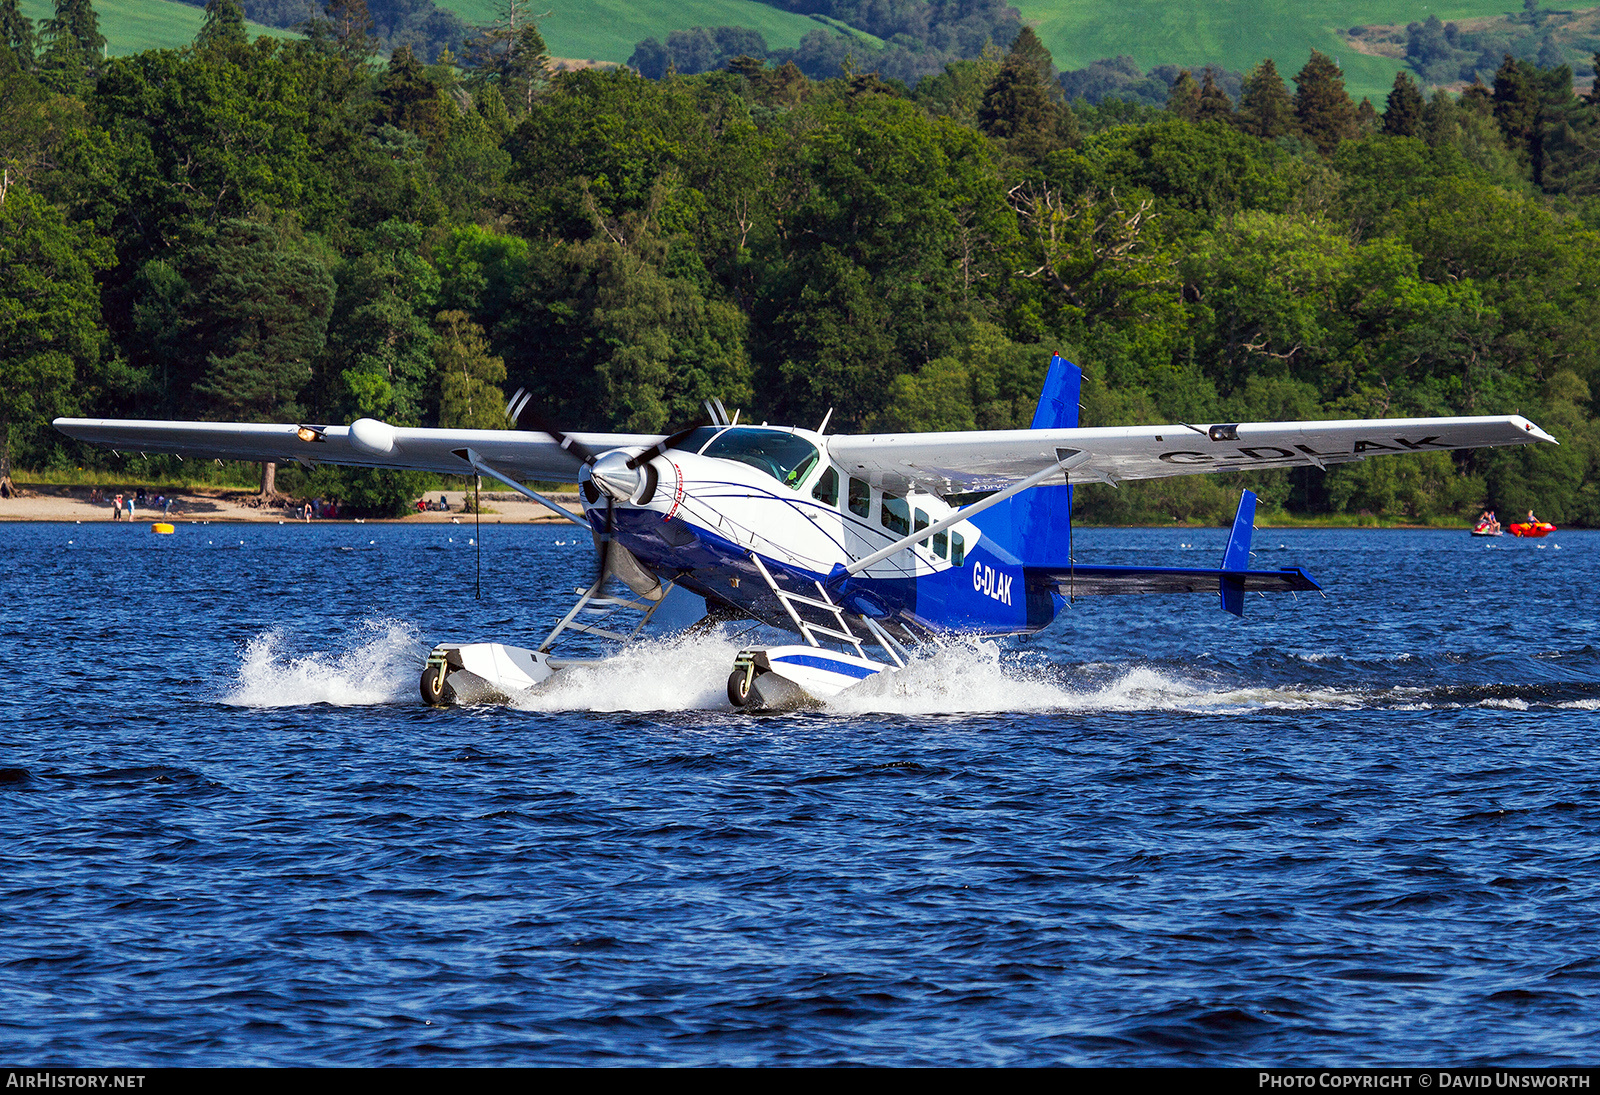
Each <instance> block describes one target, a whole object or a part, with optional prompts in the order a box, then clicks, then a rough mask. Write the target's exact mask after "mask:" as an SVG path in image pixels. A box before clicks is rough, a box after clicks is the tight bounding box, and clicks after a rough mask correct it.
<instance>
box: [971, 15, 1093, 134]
mask: <svg viewBox="0 0 1600 1095" xmlns="http://www.w3.org/2000/svg"><path fill="white" fill-rule="evenodd" d="M1024 33H1025V34H1026V37H1024V35H1023V34H1019V35H1017V42H1018V43H1020V44H1021V48H1020V49H1019V48H1017V46H1015V45H1013V47H1012V50H1011V52H1010V53H1008V54H1006V59H1005V61H1004V62H1003V63H1002V64H1001V66H1000V71H999V72H997V73H996V74H995V78H994V79H993V80H992V81H991V82H990V84H989V86H988V87H987V88H986V89H984V93H983V105H982V106H980V107H979V108H978V128H979V129H981V130H983V132H985V133H987V134H988V135H989V136H991V137H994V138H996V139H997V140H1001V141H1005V142H1007V144H1008V147H1009V148H1010V149H1011V151H1012V152H1014V153H1016V154H1017V155H1019V156H1023V157H1024V158H1026V159H1030V160H1038V159H1041V158H1043V157H1044V156H1045V155H1046V154H1048V153H1050V152H1052V151H1054V150H1055V149H1058V148H1061V147H1063V146H1064V145H1068V144H1075V143H1076V142H1077V137H1078V122H1077V117H1076V116H1075V115H1073V113H1072V111H1071V110H1069V109H1068V108H1067V107H1066V106H1065V105H1064V104H1059V103H1054V102H1051V94H1050V89H1051V87H1052V85H1051V84H1050V83H1049V73H1050V72H1052V71H1053V70H1054V65H1053V62H1052V61H1051V59H1050V51H1049V50H1047V49H1045V48H1044V43H1042V42H1040V41H1039V39H1038V37H1037V36H1035V35H1034V34H1033V32H1032V31H1028V30H1027V29H1026V28H1024ZM1054 86H1056V87H1057V89H1058V93H1059V85H1054Z"/></svg>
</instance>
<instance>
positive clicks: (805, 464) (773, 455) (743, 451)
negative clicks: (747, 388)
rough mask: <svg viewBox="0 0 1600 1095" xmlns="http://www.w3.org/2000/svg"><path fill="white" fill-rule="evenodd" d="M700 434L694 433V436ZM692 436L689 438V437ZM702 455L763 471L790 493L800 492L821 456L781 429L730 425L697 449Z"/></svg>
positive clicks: (808, 445)
mask: <svg viewBox="0 0 1600 1095" xmlns="http://www.w3.org/2000/svg"><path fill="white" fill-rule="evenodd" d="M698 432H699V431H698V430H697V431H696V433H698ZM692 436H693V435H691V437H692ZM700 455H701V456H715V457H718V458H719V459H722V460H737V461H738V462H739V463H741V464H748V465H750V466H751V467H752V468H755V469H756V470H758V471H764V472H766V473H767V474H768V475H770V476H772V477H773V478H774V479H776V480H777V481H778V482H780V483H782V484H783V485H784V486H786V487H788V488H789V489H790V490H799V489H800V484H801V483H803V482H805V479H806V476H808V475H810V474H811V469H812V468H814V467H816V466H817V461H818V460H819V459H821V456H822V454H821V453H819V452H817V447H816V446H815V445H813V444H812V443H811V442H809V441H807V440H806V439H805V438H803V437H800V436H798V435H796V434H792V433H788V432H786V431H784V430H768V429H762V428H761V427H759V426H732V427H729V428H728V429H725V430H723V431H722V432H721V433H719V434H717V436H716V437H714V438H713V439H712V440H711V443H710V444H709V445H707V446H706V447H705V448H703V449H701V450H700Z"/></svg>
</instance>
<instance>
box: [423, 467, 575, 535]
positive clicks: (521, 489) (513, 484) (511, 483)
mask: <svg viewBox="0 0 1600 1095" xmlns="http://www.w3.org/2000/svg"><path fill="white" fill-rule="evenodd" d="M451 451H453V452H454V453H455V454H456V455H457V456H459V457H461V459H463V460H465V461H466V462H467V463H469V464H471V465H472V467H473V470H474V471H476V472H478V473H479V474H480V475H487V476H489V477H490V478H491V479H498V480H500V482H502V483H504V484H505V485H506V486H508V487H510V488H511V489H512V490H514V491H516V492H517V493H518V494H522V495H526V496H527V497H529V498H532V499H533V500H534V501H535V502H538V503H539V504H540V505H541V506H543V507H544V508H545V509H547V510H549V511H550V512H551V513H554V514H555V515H556V516H557V517H562V518H565V519H566V520H568V521H571V522H572V523H573V524H575V525H582V526H583V527H584V528H588V527H589V522H587V521H580V520H579V519H578V518H576V517H574V516H573V515H572V514H571V513H569V512H568V511H567V510H565V509H563V508H562V507H560V506H558V505H556V504H555V503H554V502H552V501H550V499H548V498H546V497H545V496H544V495H542V494H540V493H539V492H538V491H536V490H530V489H528V488H527V487H525V486H523V485H522V484H521V483H519V482H517V481H516V480H515V479H513V478H511V477H510V476H509V475H504V474H502V473H500V472H498V471H496V470H495V469H494V468H492V467H490V466H489V465H488V464H485V463H484V462H483V457H481V456H479V455H478V454H477V453H476V452H474V451H473V450H472V449H453V450H451Z"/></svg>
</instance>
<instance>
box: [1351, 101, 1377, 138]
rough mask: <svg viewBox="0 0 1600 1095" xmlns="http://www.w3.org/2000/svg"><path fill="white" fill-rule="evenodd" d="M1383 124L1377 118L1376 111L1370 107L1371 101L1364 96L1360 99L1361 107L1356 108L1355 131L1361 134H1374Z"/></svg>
mask: <svg viewBox="0 0 1600 1095" xmlns="http://www.w3.org/2000/svg"><path fill="white" fill-rule="evenodd" d="M1382 125H1383V123H1382V122H1381V121H1380V120H1379V118H1378V110H1377V108H1376V107H1374V106H1373V105H1372V100H1371V99H1369V98H1367V97H1366V96H1365V95H1363V96H1362V97H1361V105H1360V106H1358V107H1356V129H1358V130H1360V131H1361V133H1362V134H1367V133H1376V132H1378V130H1379V129H1380V128H1382Z"/></svg>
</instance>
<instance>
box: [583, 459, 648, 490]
mask: <svg viewBox="0 0 1600 1095" xmlns="http://www.w3.org/2000/svg"><path fill="white" fill-rule="evenodd" d="M589 477H590V478H591V479H593V480H594V485H595V486H597V487H599V488H600V489H601V490H603V491H605V492H606V493H607V494H609V495H610V496H611V497H612V498H614V499H616V500H617V501H618V502H626V501H628V499H630V498H632V497H633V496H634V494H635V493H636V492H637V491H638V489H639V483H640V481H641V480H642V479H643V473H641V472H640V471H639V469H638V468H630V467H628V454H627V453H624V452H608V453H606V454H605V455H604V456H602V457H600V459H598V460H596V461H595V462H594V466H593V467H592V468H590V469H589Z"/></svg>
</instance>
